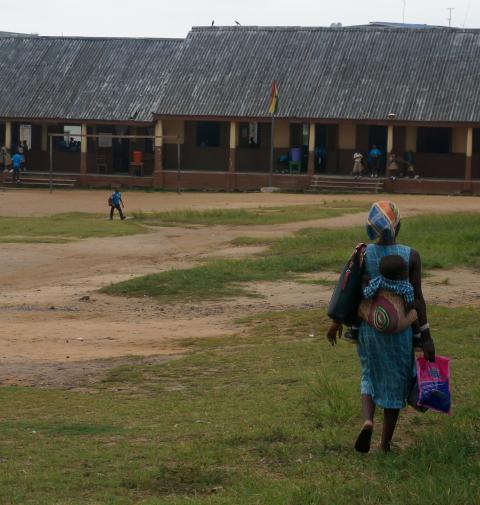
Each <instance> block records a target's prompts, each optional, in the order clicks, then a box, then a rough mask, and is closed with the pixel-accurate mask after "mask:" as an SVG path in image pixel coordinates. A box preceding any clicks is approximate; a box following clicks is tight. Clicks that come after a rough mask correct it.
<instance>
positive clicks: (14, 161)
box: [12, 153, 23, 182]
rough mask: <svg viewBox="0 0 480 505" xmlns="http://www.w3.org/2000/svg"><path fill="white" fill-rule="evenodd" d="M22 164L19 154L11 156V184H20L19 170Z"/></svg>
mask: <svg viewBox="0 0 480 505" xmlns="http://www.w3.org/2000/svg"><path fill="white" fill-rule="evenodd" d="M22 163H23V156H22V155H21V154H20V153H15V154H14V155H13V156H12V168H13V177H12V179H13V182H20V168H21V166H22Z"/></svg>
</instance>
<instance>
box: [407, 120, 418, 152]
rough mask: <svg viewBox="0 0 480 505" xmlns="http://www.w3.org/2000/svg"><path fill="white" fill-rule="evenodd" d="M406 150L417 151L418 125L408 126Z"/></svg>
mask: <svg viewBox="0 0 480 505" xmlns="http://www.w3.org/2000/svg"><path fill="white" fill-rule="evenodd" d="M405 151H412V152H416V151H417V127H416V126H407V128H406V132H405Z"/></svg>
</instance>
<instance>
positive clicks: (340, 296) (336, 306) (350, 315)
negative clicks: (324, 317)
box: [328, 244, 367, 325]
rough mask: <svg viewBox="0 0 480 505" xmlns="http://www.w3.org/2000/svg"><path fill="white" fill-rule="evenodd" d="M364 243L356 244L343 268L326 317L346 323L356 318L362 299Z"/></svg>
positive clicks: (348, 323) (350, 323)
mask: <svg viewBox="0 0 480 505" xmlns="http://www.w3.org/2000/svg"><path fill="white" fill-rule="evenodd" d="M366 248H367V246H366V244H358V245H357V246H356V247H355V249H354V251H353V254H352V256H351V257H350V259H349V260H348V261H347V264H346V265H345V267H344V268H343V271H342V273H341V274H340V278H339V279H338V282H337V286H336V287H335V290H334V291H333V295H332V298H331V300H330V304H329V305H328V317H330V318H331V319H333V320H334V321H337V322H339V323H343V324H346V325H352V324H353V323H354V322H355V320H356V319H357V312H358V306H359V305H360V301H361V299H362V276H363V271H364V260H365V250H366Z"/></svg>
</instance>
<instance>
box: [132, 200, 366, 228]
mask: <svg viewBox="0 0 480 505" xmlns="http://www.w3.org/2000/svg"><path fill="white" fill-rule="evenodd" d="M367 209H368V205H366V204H364V203H362V202H350V201H343V200H341V201H332V202H326V201H324V202H323V204H321V205H291V206H286V207H256V208H252V209H207V210H180V211H171V212H149V213H143V212H137V213H134V214H133V215H134V218H135V219H136V220H137V221H138V222H141V223H143V224H146V225H149V226H165V225H208V226H212V225H244V226H248V225H268V224H282V223H291V222H295V221H308V220H313V219H323V218H327V217H337V216H342V215H344V214H351V213H357V212H362V211H366V210H367Z"/></svg>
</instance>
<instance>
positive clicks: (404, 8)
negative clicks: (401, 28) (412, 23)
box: [402, 0, 407, 24]
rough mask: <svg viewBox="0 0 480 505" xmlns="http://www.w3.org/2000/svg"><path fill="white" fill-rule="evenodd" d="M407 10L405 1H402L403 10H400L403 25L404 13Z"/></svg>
mask: <svg viewBox="0 0 480 505" xmlns="http://www.w3.org/2000/svg"><path fill="white" fill-rule="evenodd" d="M406 9H407V0H403V9H402V23H403V24H405V11H406Z"/></svg>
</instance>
